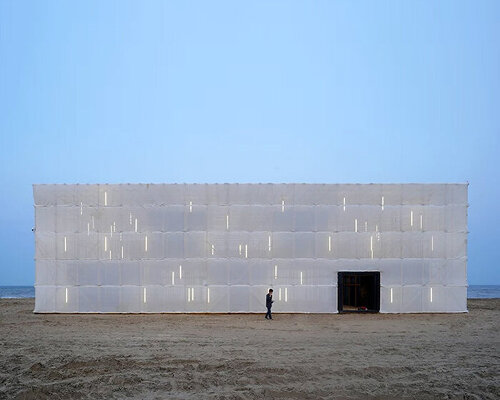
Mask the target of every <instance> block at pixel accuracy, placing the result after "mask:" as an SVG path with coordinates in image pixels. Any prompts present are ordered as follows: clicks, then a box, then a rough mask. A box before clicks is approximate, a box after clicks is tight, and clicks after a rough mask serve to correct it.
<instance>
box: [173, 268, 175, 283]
mask: <svg viewBox="0 0 500 400" xmlns="http://www.w3.org/2000/svg"><path fill="white" fill-rule="evenodd" d="M172 285H175V272H174V271H172Z"/></svg>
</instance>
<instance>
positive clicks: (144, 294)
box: [142, 288, 147, 303]
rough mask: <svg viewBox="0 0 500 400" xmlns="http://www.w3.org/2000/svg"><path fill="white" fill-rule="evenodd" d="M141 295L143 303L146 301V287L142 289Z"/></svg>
mask: <svg viewBox="0 0 500 400" xmlns="http://www.w3.org/2000/svg"><path fill="white" fill-rule="evenodd" d="M142 296H143V298H142V301H144V303H146V302H147V297H146V288H143V289H142Z"/></svg>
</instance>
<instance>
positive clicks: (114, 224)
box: [113, 221, 116, 232]
mask: <svg viewBox="0 0 500 400" xmlns="http://www.w3.org/2000/svg"><path fill="white" fill-rule="evenodd" d="M113 232H116V222H114V221H113Z"/></svg>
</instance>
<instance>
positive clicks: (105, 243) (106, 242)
mask: <svg viewBox="0 0 500 400" xmlns="http://www.w3.org/2000/svg"><path fill="white" fill-rule="evenodd" d="M104 251H108V237H107V236H104Z"/></svg>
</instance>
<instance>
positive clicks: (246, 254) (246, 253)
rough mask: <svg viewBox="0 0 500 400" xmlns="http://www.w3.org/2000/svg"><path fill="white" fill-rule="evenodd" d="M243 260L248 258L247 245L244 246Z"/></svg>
mask: <svg viewBox="0 0 500 400" xmlns="http://www.w3.org/2000/svg"><path fill="white" fill-rule="evenodd" d="M245 258H248V244H246V245H245Z"/></svg>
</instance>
